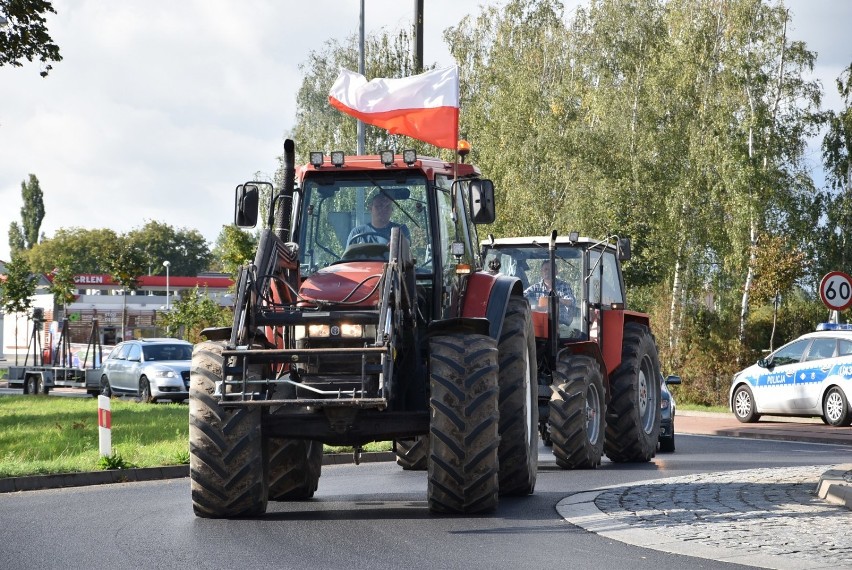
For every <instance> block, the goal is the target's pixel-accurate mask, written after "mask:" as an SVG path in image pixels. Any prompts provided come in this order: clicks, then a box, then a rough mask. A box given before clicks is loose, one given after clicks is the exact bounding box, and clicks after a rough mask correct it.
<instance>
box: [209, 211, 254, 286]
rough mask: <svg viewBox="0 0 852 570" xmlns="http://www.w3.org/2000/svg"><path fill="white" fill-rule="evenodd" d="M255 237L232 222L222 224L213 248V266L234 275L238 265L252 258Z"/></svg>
mask: <svg viewBox="0 0 852 570" xmlns="http://www.w3.org/2000/svg"><path fill="white" fill-rule="evenodd" d="M256 247H257V239H256V238H255V237H254V236H253V235H252V234H250V233H248V232H246V231H243V230H241V229H240V228H238V227H237V226H235V225H234V224H229V225H227V226H222V231H220V232H219V236H218V237H217V238H216V245H215V247H214V248H213V258H214V259H215V266H216V267H217V268H219V269H221V270H222V271H224V272H226V273H230V274H231V275H232V276H234V277H235V276H236V274H237V270H239V268H240V266H242V265H245V264H246V263H250V262H251V261H252V260H253V259H254V252H255V248H256Z"/></svg>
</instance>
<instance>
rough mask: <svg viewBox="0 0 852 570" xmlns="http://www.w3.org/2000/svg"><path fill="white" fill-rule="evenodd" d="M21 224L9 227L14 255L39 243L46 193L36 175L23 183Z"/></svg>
mask: <svg viewBox="0 0 852 570" xmlns="http://www.w3.org/2000/svg"><path fill="white" fill-rule="evenodd" d="M21 198H22V199H23V203H24V205H23V206H21V224H20V225H18V223H17V222H12V223H11V224H10V225H9V249H10V251H11V252H12V253H16V252H18V251H21V250H22V249H32V247H33V246H34V245H35V244H37V243H38V238H39V231H40V230H41V222H42V220H43V219H44V193H43V192H42V191H41V185H40V184H39V182H38V178H36V175H35V174H30V176H29V178H28V179H27V180H25V181H23V182H21Z"/></svg>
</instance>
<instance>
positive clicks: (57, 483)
mask: <svg viewBox="0 0 852 570" xmlns="http://www.w3.org/2000/svg"><path fill="white" fill-rule="evenodd" d="M395 459H396V455H395V454H394V453H392V452H390V451H382V452H376V453H362V454H361V456H360V457H359V459H358V462H359V463H374V462H378V461H394V460H395ZM349 463H355V459H354V454H352V453H327V454H326V455H324V456H323V461H322V464H323V465H344V464H349ZM184 477H189V465H170V466H167V467H139V468H134V469H109V470H105V471H88V472H83V473H58V474H55V475H28V476H23V477H6V478H3V479H0V493H16V492H19V491H42V490H45V489H62V488H65V487H88V486H90V485H109V484H111V483H131V482H139V481H158V480H161V479H181V478H184Z"/></svg>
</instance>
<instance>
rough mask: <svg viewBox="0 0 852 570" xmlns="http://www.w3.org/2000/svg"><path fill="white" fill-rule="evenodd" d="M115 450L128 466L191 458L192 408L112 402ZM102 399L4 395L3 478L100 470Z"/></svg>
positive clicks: (0, 414) (0, 418) (0, 404)
mask: <svg viewBox="0 0 852 570" xmlns="http://www.w3.org/2000/svg"><path fill="white" fill-rule="evenodd" d="M110 407H111V408H112V434H111V435H112V451H113V456H114V457H119V458H121V459H122V460H123V465H124V466H125V467H130V466H133V467H159V466H163V465H180V464H182V463H187V462H188V460H189V423H188V409H187V407H186V406H185V405H184V406H182V405H180V404H156V405H143V404H139V403H137V402H134V401H132V400H118V399H113V400H112V402H111V403H110ZM98 449H99V446H98V401H97V399H95V398H57V397H51V396H3V397H0V477H16V476H20V475H34V474H48V473H73V472H79V471H96V470H99V469H101V467H100V465H101V461H100V453H99V451H98Z"/></svg>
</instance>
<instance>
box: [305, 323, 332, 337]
mask: <svg viewBox="0 0 852 570" xmlns="http://www.w3.org/2000/svg"><path fill="white" fill-rule="evenodd" d="M328 333H329V326H328V325H308V336H328Z"/></svg>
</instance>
